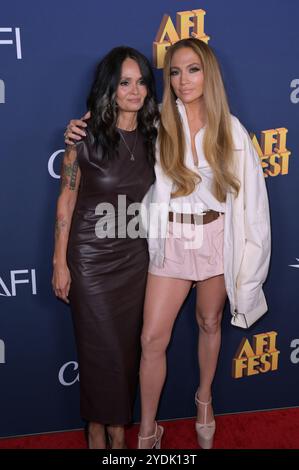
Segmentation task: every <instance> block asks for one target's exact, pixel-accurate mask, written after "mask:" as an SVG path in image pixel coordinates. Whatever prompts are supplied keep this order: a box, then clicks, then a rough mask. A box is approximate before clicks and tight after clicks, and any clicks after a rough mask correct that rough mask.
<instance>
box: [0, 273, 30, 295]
mask: <svg viewBox="0 0 299 470" xmlns="http://www.w3.org/2000/svg"><path fill="white" fill-rule="evenodd" d="M20 276H21V277H20ZM18 284H30V285H31V291H32V294H33V295H36V273H35V269H31V270H30V271H29V269H18V270H13V271H10V285H8V283H7V282H6V283H5V282H4V281H3V279H2V278H1V277H0V296H4V297H15V296H16V295H17V285H18Z"/></svg>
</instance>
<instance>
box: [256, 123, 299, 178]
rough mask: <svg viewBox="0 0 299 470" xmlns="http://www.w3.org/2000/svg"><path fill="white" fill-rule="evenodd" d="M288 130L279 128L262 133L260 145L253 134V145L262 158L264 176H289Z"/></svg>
mask: <svg viewBox="0 0 299 470" xmlns="http://www.w3.org/2000/svg"><path fill="white" fill-rule="evenodd" d="M287 133H288V129H286V128H285V127H279V128H277V129H268V130H265V131H262V132H261V139H260V143H259V142H258V140H257V138H256V136H255V135H254V134H251V140H252V143H253V145H254V147H255V149H256V151H257V153H258V155H259V157H260V160H261V165H262V168H263V170H264V176H265V177H267V176H278V175H287V174H288V173H289V158H290V155H291V152H290V151H289V150H288V149H287Z"/></svg>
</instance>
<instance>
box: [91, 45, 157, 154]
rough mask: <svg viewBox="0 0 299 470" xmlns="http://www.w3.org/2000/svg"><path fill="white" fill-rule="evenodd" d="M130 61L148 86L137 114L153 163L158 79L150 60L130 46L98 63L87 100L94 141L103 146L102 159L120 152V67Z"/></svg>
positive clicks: (139, 128)
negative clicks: (117, 94) (138, 69)
mask: <svg viewBox="0 0 299 470" xmlns="http://www.w3.org/2000/svg"><path fill="white" fill-rule="evenodd" d="M127 58H131V59H133V60H135V61H136V62H137V64H138V66H139V68H140V72H141V76H142V78H143V80H144V82H145V85H146V87H147V96H146V98H145V100H144V105H143V107H142V108H141V109H140V110H139V111H138V115H137V125H138V130H139V131H140V132H141V133H142V135H143V136H144V140H145V145H146V147H147V153H148V157H149V160H150V161H154V155H155V152H154V150H155V141H156V137H157V129H156V127H155V124H156V121H157V120H158V119H159V110H158V105H157V97H156V87H155V78H154V74H153V71H152V68H151V65H150V63H149V61H148V60H147V58H146V57H145V56H144V55H143V54H141V53H140V52H138V51H137V50H136V49H132V48H131V47H127V46H120V47H115V48H114V49H112V50H111V51H110V52H109V53H108V54H107V55H106V56H105V57H104V58H103V59H102V60H101V62H100V63H99V64H98V66H97V68H96V73H95V78H94V82H93V84H92V87H91V90H90V93H89V96H88V99H87V107H88V109H89V110H90V112H91V118H90V120H89V121H88V125H89V128H90V130H91V132H92V134H93V137H94V139H95V145H96V146H100V147H101V150H102V152H101V154H102V158H109V157H111V155H112V154H113V153H115V150H117V149H118V144H119V141H120V136H119V133H118V132H117V129H116V123H117V117H118V110H117V104H116V101H115V94H116V89H117V87H118V85H119V81H120V76H121V67H122V64H123V62H124V60H125V59H127Z"/></svg>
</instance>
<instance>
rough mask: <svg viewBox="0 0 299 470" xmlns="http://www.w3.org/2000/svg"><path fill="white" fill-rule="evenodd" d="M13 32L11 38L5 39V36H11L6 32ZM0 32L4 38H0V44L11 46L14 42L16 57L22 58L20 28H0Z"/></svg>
mask: <svg viewBox="0 0 299 470" xmlns="http://www.w3.org/2000/svg"><path fill="white" fill-rule="evenodd" d="M13 32H14V34H13V39H7V37H11V36H12V34H8V33H13ZM0 33H5V39H0V46H4V45H6V46H7V45H9V46H12V45H14V44H15V46H16V51H17V59H22V48H21V33H20V28H14V29H13V28H0ZM2 37H3V36H2ZM14 41H15V42H14Z"/></svg>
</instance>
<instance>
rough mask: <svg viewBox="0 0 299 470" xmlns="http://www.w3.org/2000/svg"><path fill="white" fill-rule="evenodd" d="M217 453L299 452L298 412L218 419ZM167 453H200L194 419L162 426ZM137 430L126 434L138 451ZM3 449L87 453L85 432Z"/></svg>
mask: <svg viewBox="0 0 299 470" xmlns="http://www.w3.org/2000/svg"><path fill="white" fill-rule="evenodd" d="M216 423H217V430H216V436H215V445H214V448H216V449H299V408H292V409H285V410H275V411H264V412H256V413H241V414H234V415H225V416H217V417H216ZM161 424H163V426H164V427H165V434H164V438H163V441H162V447H163V448H164V449H197V448H198V446H197V442H196V437H195V431H194V419H182V420H177V421H167V422H163V423H161ZM137 432H138V426H136V425H134V426H132V427H130V428H129V429H128V430H127V443H128V447H129V448H132V449H134V448H136V442H137ZM0 448H1V449H84V448H86V443H85V439H84V433H83V431H69V432H56V433H50V434H39V435H34V436H25V437H18V438H5V439H0Z"/></svg>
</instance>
